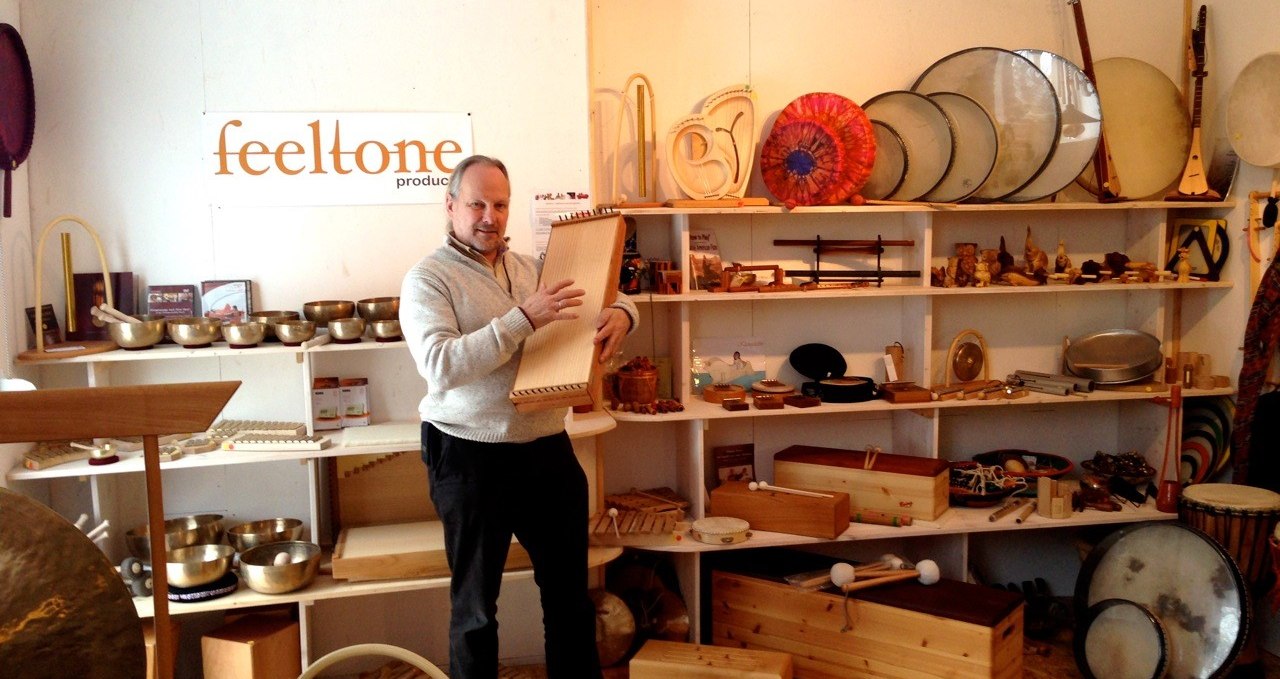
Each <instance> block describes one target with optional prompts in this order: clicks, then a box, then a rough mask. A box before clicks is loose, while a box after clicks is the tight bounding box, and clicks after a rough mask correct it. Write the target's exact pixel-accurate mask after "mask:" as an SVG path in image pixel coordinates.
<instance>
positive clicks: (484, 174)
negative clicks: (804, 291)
mask: <svg viewBox="0 0 1280 679" xmlns="http://www.w3.org/2000/svg"><path fill="white" fill-rule="evenodd" d="M510 199H511V184H510V181H509V180H508V176H507V170H506V167H505V166H503V164H502V163H501V162H500V161H498V160H496V159H494V158H489V157H485V156H471V157H469V158H467V159H465V160H463V161H462V162H461V163H459V164H458V167H457V168H456V169H455V170H454V172H453V175H452V177H451V178H450V180H449V191H448V195H447V196H446V197H445V212H446V214H447V215H448V227H449V233H448V234H447V235H446V237H445V239H446V242H445V244H444V245H443V246H442V247H440V248H439V249H438V250H436V251H435V252H434V253H432V254H430V255H427V256H426V257H425V258H423V259H422V261H420V262H418V264H417V265H416V266H414V267H413V268H412V269H411V270H410V271H409V272H408V274H406V275H405V279H404V284H403V286H402V289H401V292H400V297H401V307H400V324H401V328H402V330H403V332H404V337H405V340H406V341H407V342H408V344H409V349H410V352H411V353H412V355H413V360H414V363H415V365H416V366H417V368H418V372H419V373H420V374H421V375H422V376H423V378H425V379H426V381H427V396H426V398H424V399H423V400H422V404H421V406H420V408H419V409H420V411H421V415H422V420H423V422H422V456H423V460H424V461H425V462H426V464H427V470H428V475H429V480H430V484H431V500H432V502H433V503H434V504H435V507H436V513H437V514H439V516H440V519H441V521H442V522H443V523H444V532H445V553H446V556H447V557H448V561H449V568H450V569H451V570H452V571H453V579H452V581H451V584H450V600H451V602H452V612H451V615H450V619H449V650H450V660H449V669H450V672H449V676H451V677H453V679H489V678H492V677H496V676H497V664H498V623H497V617H496V614H497V598H498V590H499V587H500V585H501V584H502V569H503V563H504V562H505V560H506V557H507V550H508V547H509V545H510V541H511V536H512V535H513V534H514V535H515V536H516V537H517V538H518V539H519V540H520V544H521V545H522V546H523V547H524V548H525V550H526V551H528V553H529V557H530V559H531V561H532V563H533V569H534V581H535V582H537V584H538V587H539V590H540V596H541V600H542V611H543V626H544V632H545V637H546V660H547V673H548V675H549V676H550V677H551V678H552V679H555V678H561V679H583V678H587V679H589V678H591V677H599V676H600V667H599V660H598V656H597V654H596V646H595V609H594V606H593V605H592V604H591V600H590V598H589V597H588V595H587V531H586V521H587V508H588V498H587V480H586V475H585V474H584V473H583V471H582V467H581V466H579V464H578V461H577V458H576V457H574V454H573V447H572V445H571V444H570V442H569V437H568V435H567V434H566V433H565V430H564V418H565V415H566V412H567V411H566V409H564V408H556V409H551V410H543V411H537V412H530V413H517V412H516V411H515V408H514V407H513V406H512V404H511V402H510V400H509V398H508V395H509V394H510V391H511V387H512V385H513V384H514V382H515V375H516V370H517V368H518V367H519V363H520V348H521V346H522V344H523V342H524V341H525V340H526V339H528V338H529V336H531V335H532V334H533V333H534V332H535V331H537V329H538V328H542V327H544V326H546V325H548V324H550V323H555V322H557V321H562V320H570V319H574V318H577V317H578V316H577V314H576V313H574V311H573V308H574V307H575V306H580V305H581V304H582V299H581V297H582V296H583V295H584V294H585V291H584V290H581V289H575V288H572V287H571V285H572V283H573V282H572V281H569V280H562V281H552V282H546V283H543V284H539V283H538V272H539V269H540V266H541V265H540V262H539V260H537V259H535V258H533V257H530V256H527V255H522V254H517V253H514V252H511V251H510V250H508V249H507V245H506V241H507V239H506V227H507V211H508V208H509V206H510ZM636 321H637V316H636V310H635V306H634V305H633V304H632V303H631V302H630V301H629V300H627V299H626V298H625V297H620V298H619V302H617V303H616V304H614V305H613V306H612V307H610V308H606V309H604V310H603V311H601V313H600V315H599V316H598V318H597V319H596V327H597V329H598V332H597V333H596V335H595V342H597V343H598V344H600V345H601V352H600V360H601V361H604V360H606V359H608V358H609V357H611V356H613V355H615V354H616V353H617V352H618V351H619V350H620V348H621V344H622V340H623V337H624V336H625V335H626V334H627V332H629V331H630V329H632V328H634V327H635V325H636Z"/></svg>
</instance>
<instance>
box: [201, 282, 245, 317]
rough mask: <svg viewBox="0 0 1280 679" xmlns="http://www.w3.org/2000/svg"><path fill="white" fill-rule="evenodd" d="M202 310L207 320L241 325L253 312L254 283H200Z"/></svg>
mask: <svg viewBox="0 0 1280 679" xmlns="http://www.w3.org/2000/svg"><path fill="white" fill-rule="evenodd" d="M200 308H201V309H203V310H204V316H205V317H206V318H216V319H218V320H220V321H222V322H223V323H239V322H241V321H244V320H246V319H248V317H249V312H251V311H253V283H252V282H251V281H247V280H217V281H202V282H201V283H200Z"/></svg>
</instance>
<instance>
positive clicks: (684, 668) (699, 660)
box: [627, 639, 792, 679]
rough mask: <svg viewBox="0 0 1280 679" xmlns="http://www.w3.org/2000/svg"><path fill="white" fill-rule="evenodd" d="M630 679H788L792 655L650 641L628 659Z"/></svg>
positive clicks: (656, 640)
mask: <svg viewBox="0 0 1280 679" xmlns="http://www.w3.org/2000/svg"><path fill="white" fill-rule="evenodd" d="M627 669H628V671H629V672H630V675H629V676H630V677H631V679H671V677H680V678H681V679H791V676H792V674H791V654H790V653H777V652H774V651H754V650H749V649H745V648H736V647H724V646H702V645H699V644H682V643H679V642H675V641H662V640H660V639H650V640H649V641H646V642H645V644H644V646H643V647H642V648H641V649H640V650H639V651H637V652H636V654H635V656H633V657H632V658H631V664H630V665H629V666H628V668H627Z"/></svg>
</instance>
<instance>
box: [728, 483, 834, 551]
mask: <svg viewBox="0 0 1280 679" xmlns="http://www.w3.org/2000/svg"><path fill="white" fill-rule="evenodd" d="M779 485H781V484H779ZM787 487H789V486H787ZM798 490H810V489H808V488H799V489H798ZM829 495H831V497H826V498H819V497H808V496H805V495H794V494H791V493H783V492H778V491H772V490H751V489H750V488H749V487H748V484H747V483H746V482H745V481H725V482H724V483H722V484H720V485H719V486H718V487H716V488H715V489H714V490H712V491H711V510H710V514H711V515H713V516H733V517H737V518H739V519H743V520H744V521H746V522H747V523H748V524H750V525H751V528H752V529H753V530H767V531H773V532H775V533H791V534H793V535H807V536H810V537H815V538H826V539H828V540H834V539H835V538H837V537H839V536H840V535H841V534H842V533H844V531H845V529H846V528H848V527H849V495H848V494H846V493H840V492H834V493H829Z"/></svg>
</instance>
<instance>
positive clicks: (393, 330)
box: [369, 318, 400, 340]
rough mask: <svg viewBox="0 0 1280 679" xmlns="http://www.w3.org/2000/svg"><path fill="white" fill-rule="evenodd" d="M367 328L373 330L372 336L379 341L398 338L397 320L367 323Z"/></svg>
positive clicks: (398, 327)
mask: <svg viewBox="0 0 1280 679" xmlns="http://www.w3.org/2000/svg"><path fill="white" fill-rule="evenodd" d="M369 327H370V328H372V329H373V336H374V337H375V338H377V339H380V340H391V339H396V338H398V337H400V321H399V319H394V318H393V319H389V320H381V321H372V322H370V323H369Z"/></svg>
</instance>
